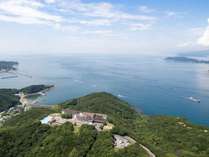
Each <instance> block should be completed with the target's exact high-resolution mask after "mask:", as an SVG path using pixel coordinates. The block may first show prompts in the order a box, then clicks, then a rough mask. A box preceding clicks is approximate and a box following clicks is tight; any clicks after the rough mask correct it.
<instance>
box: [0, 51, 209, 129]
mask: <svg viewBox="0 0 209 157" xmlns="http://www.w3.org/2000/svg"><path fill="white" fill-rule="evenodd" d="M0 59H1V60H15V61H18V62H19V63H20V65H19V72H20V73H23V74H27V75H31V76H32V78H29V77H25V76H19V77H18V78H12V79H1V80H0V87H1V88H21V87H25V86H28V85H32V84H54V85H55V88H53V89H52V90H51V91H50V92H49V93H48V94H47V96H44V97H41V98H40V103H41V104H48V105H51V104H56V103H60V102H63V101H65V100H68V99H71V98H74V97H78V96H82V95H86V94H88V93H91V92H97V91H106V92H110V93H113V94H114V95H116V96H118V97H120V98H121V99H124V100H126V101H127V102H128V103H130V104H132V105H134V106H135V107H136V108H137V109H138V110H140V111H142V112H143V113H145V114H149V115H172V116H180V117H185V118H187V119H189V120H190V121H192V122H194V123H196V124H202V125H208V126H209V104H208V102H209V73H208V69H209V65H207V64H192V63H176V62H168V61H165V60H163V58H155V57H136V56H133V57H131V56H125V55H124V56H116V55H115V56H110V55H109V56H96V57H95V56H87V55H82V56H78V55H73V56H63V57H57V56H54V57H52V56H50V57H49V56H30V57H29V56H27V57H26V56H25V57H20V56H19V57H7V58H0ZM190 96H193V97H197V98H200V99H201V103H195V102H192V101H190V100H188V99H187V97H190Z"/></svg>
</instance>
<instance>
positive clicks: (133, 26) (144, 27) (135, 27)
mask: <svg viewBox="0 0 209 157" xmlns="http://www.w3.org/2000/svg"><path fill="white" fill-rule="evenodd" d="M150 28H151V24H143V23H136V24H131V25H130V29H131V30H132V31H144V30H149V29H150Z"/></svg>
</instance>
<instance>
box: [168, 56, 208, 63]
mask: <svg viewBox="0 0 209 157" xmlns="http://www.w3.org/2000/svg"><path fill="white" fill-rule="evenodd" d="M165 60H168V61H176V62H187V63H204V64H209V60H202V59H196V58H190V57H180V56H177V57H167V58H165Z"/></svg>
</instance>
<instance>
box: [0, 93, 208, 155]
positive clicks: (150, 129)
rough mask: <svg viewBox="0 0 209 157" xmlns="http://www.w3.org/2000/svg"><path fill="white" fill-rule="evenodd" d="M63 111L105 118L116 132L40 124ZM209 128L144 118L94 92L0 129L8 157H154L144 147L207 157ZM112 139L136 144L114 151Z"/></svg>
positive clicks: (29, 113)
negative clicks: (125, 137)
mask: <svg viewBox="0 0 209 157" xmlns="http://www.w3.org/2000/svg"><path fill="white" fill-rule="evenodd" d="M63 108H70V109H75V110H80V111H89V112H98V113H105V114H107V115H108V121H109V122H111V123H112V124H114V128H113V129H112V130H110V131H106V132H97V131H96V130H95V129H94V127H91V126H87V125H83V126H82V127H81V128H79V129H76V128H75V127H74V126H73V125H72V124H70V123H66V124H64V125H61V126H56V127H50V126H48V125H43V124H41V123H40V120H41V119H42V118H43V117H45V116H46V115H48V114H50V113H54V112H60V111H61V109H63ZM208 130H209V128H206V127H201V126H196V125H193V124H191V123H189V122H187V121H185V120H183V119H181V118H177V117H166V116H151V117H149V116H145V115H143V114H139V113H138V112H136V111H135V110H134V109H133V108H131V107H130V105H129V104H127V103H126V102H124V101H122V100H119V99H118V98H117V97H115V96H112V95H111V94H108V93H104V92H102V93H93V94H90V95H87V96H84V97H80V98H76V99H73V100H70V101H67V102H65V103H62V104H60V105H55V106H53V107H51V108H34V109H32V110H30V111H27V112H24V113H22V114H20V115H18V116H16V117H13V118H12V119H10V120H8V121H7V122H6V123H5V125H4V126H3V127H2V128H0V156H3V157H149V156H148V154H147V152H146V151H145V150H144V149H142V147H141V145H140V144H143V145H145V146H146V147H147V148H149V149H150V150H151V151H152V152H153V153H154V154H156V156H157V157H208V156H209V147H208V145H209V132H208ZM113 134H119V135H128V136H130V137H132V138H133V139H135V140H136V144H134V145H131V146H128V147H127V148H124V149H120V150H118V149H115V148H114V147H113Z"/></svg>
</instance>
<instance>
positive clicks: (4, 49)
mask: <svg viewBox="0 0 209 157" xmlns="http://www.w3.org/2000/svg"><path fill="white" fill-rule="evenodd" d="M208 8H209V0H0V54H1V55H7V54H14V55H15V54H74V53H93V54H94V53H96V54H124V53H125V54H143V55H144V54H145V55H146V54H147V55H170V54H176V53H181V52H189V51H200V50H208V49H209V9H208Z"/></svg>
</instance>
